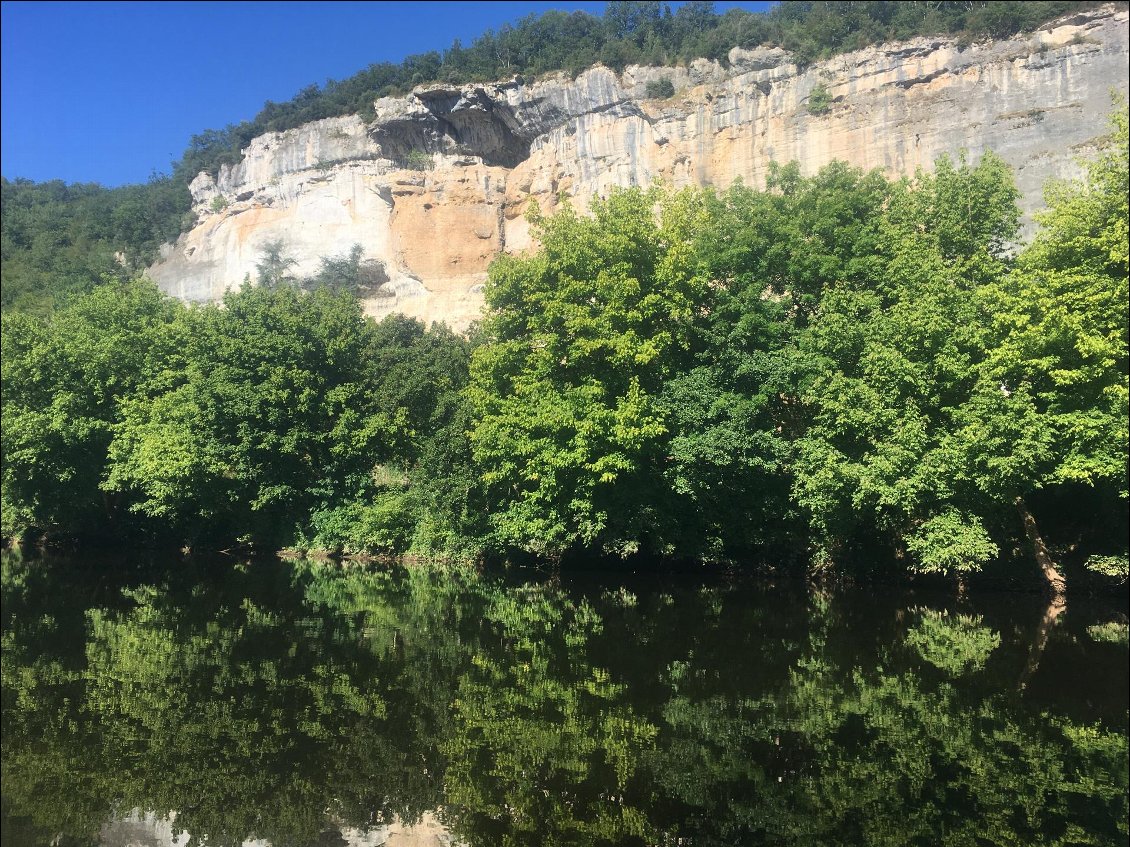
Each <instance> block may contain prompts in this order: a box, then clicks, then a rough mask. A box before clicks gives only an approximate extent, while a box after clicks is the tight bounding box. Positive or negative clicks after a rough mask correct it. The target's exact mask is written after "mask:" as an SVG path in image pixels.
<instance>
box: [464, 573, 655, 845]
mask: <svg viewBox="0 0 1130 847" xmlns="http://www.w3.org/2000/svg"><path fill="white" fill-rule="evenodd" d="M486 624H487V630H488V632H489V633H490V634H491V635H492V636H494V637H492V638H490V639H489V640H484V645H483V646H484V647H486V645H487V644H488V643H489V644H491V645H492V647H493V645H498V646H497V647H493V649H486V650H483V651H482V652H479V653H478V654H477V655H475V657H474V658H473V660H472V663H471V667H470V668H468V669H466V671H465V672H464V673H463V674H462V675H461V677H460V680H459V688H458V691H457V692H456V699H455V701H454V703H453V709H454V713H455V733H454V735H453V736H452V737H451V738H450V739H449V740H448V742H447V745H446V748H445V749H446V751H447V753H448V755H449V757H450V760H451V761H450V765H449V767H448V771H447V791H448V797H447V800H448V803H449V804H450V805H451V806H452V808H453V813H452V816H453V819H454V821H453V822H454V825H455V828H456V832H457V833H458V834H459V835H460V836H462V837H463V838H465V839H466V840H467V841H468V842H469V843H471V844H478V843H483V844H494V843H504V844H512V845H521V844H529V845H542V844H545V845H559V844H593V845H595V844H623V843H635V842H634V841H632V840H631V839H633V838H634V839H637V840H638V839H643V838H645V837H647V836H648V835H650V834H651V828H650V826H649V823H648V820H647V817H646V815H645V814H644V812H643V811H642V810H641V809H639V808H637V807H635V806H634V805H633V803H632V802H631V801H626V800H625V793H626V792H627V789H628V784H629V782H630V781H631V780H632V778H633V776H634V775H635V771H636V768H637V758H638V755H639V751H640V749H642V748H644V747H646V746H648V745H649V744H650V742H651V741H652V739H653V738H654V736H655V731H656V728H655V727H654V726H653V725H651V724H650V723H648V722H647V721H646V720H644V719H643V718H641V717H640V716H639V715H638V714H637V713H636V712H635V711H634V710H633V708H632V706H631V704H630V703H629V702H627V700H628V698H627V691H626V689H625V687H624V686H623V685H620V684H617V683H616V682H614V681H613V680H612V679H611V677H610V676H609V673H608V671H607V670H605V669H603V668H601V667H598V666H594V665H592V664H590V662H589V661H588V657H587V655H586V654H587V652H588V651H587V649H586V648H587V646H588V642H589V640H590V639H591V638H592V637H593V636H594V635H595V634H597V633H599V632H600V629H601V621H600V618H599V617H598V616H597V614H596V613H595V611H594V610H593V608H592V607H591V606H590V605H589V604H588V603H587V602H583V601H582V602H580V603H573V602H571V601H569V600H568V599H567V598H566V597H564V596H563V595H562V594H561V593H560V592H558V591H554V590H552V589H549V588H540V587H533V586H528V587H525V588H522V589H519V590H512V591H508V592H502V591H494V592H492V593H491V596H490V604H489V606H488V608H487V610H486ZM640 843H643V842H642V841H640Z"/></svg>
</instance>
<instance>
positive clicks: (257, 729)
mask: <svg viewBox="0 0 1130 847" xmlns="http://www.w3.org/2000/svg"><path fill="white" fill-rule="evenodd" d="M325 579H326V577H320V576H316V575H313V574H311V573H310V572H302V571H289V570H288V569H287V568H285V567H284V568H282V569H278V568H276V567H273V566H266V567H259V568H237V569H236V570H235V571H233V572H229V573H228V574H227V575H226V576H225V578H224V585H223V587H222V588H216V587H211V588H209V587H204V586H201V587H199V588H198V589H196V590H194V591H192V592H191V593H190V594H189V593H188V592H183V593H180V594H177V593H176V592H174V591H170V590H169V586H168V585H165V586H163V587H162V588H161V589H158V588H156V587H154V586H143V587H140V588H137V589H133V590H130V591H129V592H128V595H129V597H130V598H131V599H132V601H133V602H132V607H131V608H129V609H127V610H125V611H121V612H113V611H107V610H102V609H95V610H92V611H91V612H89V614H88V619H87V623H88V632H87V633H86V634H85V635H86V638H85V640H86V641H87V644H86V651H85V652H86V662H85V668H84V669H82V670H81V671H78V672H73V673H72V674H71V676H70V681H71V684H72V688H71V689H70V690H68V691H67V692H66V696H65V697H64V696H58V697H56V699H55V701H54V702H53V703H48V704H47V705H51V706H53V707H54V710H53V711H52V710H46V711H47V714H46V715H42V712H43V711H44V710H43V708H42V707H43V705H44V700H43V698H42V697H37V698H36V700H37V702H26V703H25V702H23V701H27V700H28V696H27V695H26V694H22V691H23V689H26V688H29V687H31V686H32V685H34V686H38V687H39V688H43V687H46V686H48V685H49V684H51V683H52V681H53V677H52V676H51V674H50V673H49V672H48V670H49V669H45V668H41V667H36V666H34V665H31V666H24V667H21V668H19V670H18V671H17V672H16V673H14V674H11V675H10V674H9V673H8V669H7V668H5V675H4V686H5V689H4V695H5V728H4V730H5V738H4V741H5V743H4V773H5V780H4V793H5V796H6V797H9V798H12V797H15V798H19V797H21V796H23V797H26V798H27V800H28V801H30V805H29V807H30V808H40V809H44V810H45V811H44V814H43V815H41V816H40V817H41V818H42V823H43V824H44V825H47V826H49V828H51V829H52V830H53V831H64V832H87V833H93V832H96V831H97V828H98V825H99V824H100V823H101V822H102V821H103V820H105V819H106V818H107V817H108V816H109V815H110V814H111V813H113V812H115V811H117V812H122V811H125V810H128V809H130V808H132V807H135V806H136V807H141V808H144V809H157V810H159V811H168V810H175V811H176V812H177V813H178V816H177V828H178V829H179V828H184V829H187V830H188V831H189V832H192V833H193V834H194V835H207V837H208V843H209V844H224V843H240V842H242V841H243V840H244V839H245V838H247V837H250V836H258V837H263V838H266V839H268V840H270V841H271V842H272V843H274V844H286V843H294V842H296V841H297V842H299V843H302V842H308V841H310V840H312V839H313V838H315V837H316V836H317V835H318V833H319V832H321V831H322V830H323V828H324V827H325V826H326V814H327V812H328V813H329V814H330V815H331V816H332V817H335V818H337V819H341V820H346V821H348V822H350V823H352V824H353V825H356V826H366V825H368V824H371V823H380V822H382V821H383V820H388V819H390V818H391V817H392V815H393V814H398V815H400V816H402V817H409V818H410V817H413V816H415V815H418V814H419V813H420V812H421V811H423V810H424V809H428V808H434V807H435V806H436V805H437V804H438V803H439V801H440V795H439V783H438V778H437V775H436V774H437V772H438V771H439V770H440V769H441V768H440V767H439V766H437V763H436V761H435V752H434V751H435V749H436V746H437V745H436V739H435V737H434V736H433V735H431V734H430V733H429V731H428V730H429V728H430V727H429V725H428V724H427V722H426V721H423V720H421V721H418V722H416V723H413V724H411V725H406V724H405V718H404V716H405V715H422V714H424V713H426V712H427V711H429V709H430V705H431V704H425V705H424V707H423V708H421V705H420V704H419V703H416V702H413V703H407V704H405V703H404V702H402V701H403V699H404V698H406V697H409V698H410V697H411V696H412V694H413V691H411V690H410V689H407V688H405V687H404V686H402V685H401V684H400V683H401V681H402V680H403V679H405V678H413V679H417V678H419V677H420V675H419V674H415V675H413V674H409V673H406V672H405V670H404V659H405V656H404V654H403V653H402V652H400V653H396V652H393V653H390V652H388V651H385V650H376V649H370V645H369V644H368V643H367V642H366V640H365V639H364V637H363V635H364V632H365V626H364V616H363V615H346V614H341V613H339V612H337V611H336V610H335V609H333V608H331V607H329V606H328V605H327V604H324V603H322V602H319V601H317V600H316V599H314V600H313V601H312V600H311V598H316V597H317V595H318V594H319V590H318V585H319V583H321V582H322V581H324V580H325ZM329 579H330V580H331V581H332V580H333V577H332V576H329ZM326 593H331V594H332V593H333V592H332V591H331V592H327V591H325V590H322V591H321V594H322V595H325V594H326ZM390 593H391V592H390ZM8 594H9V581H8V580H7V579H6V580H5V610H6V611H7V610H8ZM378 594H379V592H378ZM186 595H187V596H186ZM174 597H177V598H178V599H173V598H174ZM375 599H376V600H377V601H378V602H377V607H378V608H379V609H384V608H385V606H382V605H380V604H379V600H380V598H379V596H378V597H376V598H375ZM385 605H386V606H387V608H388V614H395V613H396V612H398V611H399V612H401V613H404V614H407V615H409V616H410V615H411V614H412V613H413V610H414V606H413V604H412V603H410V602H409V603H405V604H401V605H400V606H399V607H398V606H396V605H395V604H394V603H388V604H385ZM8 623H9V622H7V621H6V627H5V637H6V639H7V638H9V635H10V636H11V637H12V638H13V639H18V638H19V637H20V634H21V631H22V629H23V624H22V622H21V621H19V620H14V621H11V624H12V625H11V626H10V627H9V626H8V625H7V624H8ZM413 626H415V624H414V623H413V622H412V621H406V622H405V623H404V624H402V628H404V629H411V628H412V627H413ZM440 636H441V638H440V639H439V640H440V641H442V633H440ZM83 640H84V639H80V640H79V641H78V644H79V646H80V648H81V645H82V641H83ZM27 649H29V650H30V647H29V648H27ZM9 655H10V654H9V651H8V650H7V649H6V650H5V661H6V662H7V660H8V658H9ZM25 678H30V680H31V682H26V681H25ZM10 681H11V682H14V683H15V685H16V686H18V690H14V691H10V689H9V682H10ZM425 687H426V686H425ZM21 696H22V697H23V701H21ZM10 701H11V702H13V704H14V708H13V709H12V710H11V714H10V713H9V709H8V704H9V702H10ZM9 718H11V721H9ZM33 720H37V721H38V723H37V725H36V727H35V728H36V732H35V734H34V735H32V734H31V733H30V732H27V733H25V732H23V731H21V730H22V729H23V727H24V726H27V727H28V729H30V728H31V723H30V722H31V721H33ZM10 730H12V731H10ZM53 747H58V749H59V750H60V751H66V752H67V758H65V759H64V758H62V756H61V755H60V757H58V759H59V761H58V762H57V764H55V765H52V762H53V761H54V760H45V758H44V755H43V754H44V751H45V749H47V750H50V749H51V748H53ZM45 764H46V766H47V767H48V768H50V767H54V770H53V771H51V772H45ZM429 774H430V776H429ZM37 795H38V796H37ZM23 805H24V804H21V806H23ZM78 807H81V809H80V811H82V810H84V811H83V815H79V814H78V812H77V811H74V810H75V809H76V808H78Z"/></svg>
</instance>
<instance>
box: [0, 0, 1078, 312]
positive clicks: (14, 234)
mask: <svg viewBox="0 0 1130 847" xmlns="http://www.w3.org/2000/svg"><path fill="white" fill-rule="evenodd" d="M1098 5H1100V4H1099V3H1096V2H1078V0H1044V2H1028V3H1019V2H1002V0H986V2H930V3H926V2H907V3H896V2H887V0H876V2H790V3H782V4H780V5H778V6H776V7H774V8H773V9H771V10H770V11H768V12H765V13H751V12H747V11H744V10H742V9H730V10H728V11H727V12H725V13H724V14H718V13H717V12H716V11H715V9H714V4H713V3H712V2H707V1H706V0H692V2H688V3H685V4H683V5H682V6H680V7H679V8H678V9H676V10H674V11H672V10H671V8H670V5H669V4H668V3H666V2H659V0H649V2H624V0H617V2H610V3H608V5H607V8H606V11H605V14H604V16H603V17H594V16H592V15H588V14H585V13H583V12H575V13H572V14H567V13H565V12H560V11H549V12H546V13H544V14H542V15H530V16H528V17H526V18H523V19H522V20H520V21H518V22H517V23H516V24H514V25H513V26H504V27H502V28H501V29H499V30H498V31H487V32H486V33H484V34H483V35H481V36H479V37H478V38H476V39H475V40H474V41H473V42H471V44H470V45H468V46H466V47H464V46H463V45H462V44H460V43H459V42H458V41H456V42H455V43H453V44H452V45H451V46H450V47H449V48H448V49H447V50H444V51H431V52H428V53H423V54H419V55H413V56H409V57H408V58H406V59H405V60H404V61H403V62H401V63H400V64H393V63H389V62H384V63H379V64H373V65H370V66H369V67H368V68H366V69H364V70H362V71H360V72H358V73H357V74H354V75H353V76H351V77H349V78H348V79H345V80H341V81H334V80H331V81H329V82H327V83H326V84H325V85H322V86H319V85H317V84H312V85H309V86H307V87H306V88H304V89H302V90H301V91H299V92H298V94H296V95H295V96H294V97H293V98H292V99H290V100H288V101H286V102H284V103H274V102H270V101H268V102H267V103H266V104H265V105H264V107H263V109H262V110H261V111H260V112H259V114H258V115H256V116H255V117H254V118H253V119H252V120H249V121H243V122H242V123H240V124H237V125H228V126H226V127H224V128H223V129H218V130H215V129H209V130H205V131H204V132H201V133H199V134H198V135H195V136H193V137H192V139H191V140H190V142H189V145H188V148H187V149H186V150H185V152H184V153H183V155H182V156H181V158H180V159H179V160H178V161H177V162H176V163H175V164H174V165H173V169H172V173H171V175H160V174H155V175H154V177H153V178H152V179H151V180H150V181H149V182H147V183H145V184H139V185H127V186H122V187H120V188H115V189H106V188H103V187H101V186H98V185H96V184H84V185H77V184H76V185H66V184H64V183H63V182H61V181H51V182H43V183H36V182H32V181H29V180H22V179H17V180H14V181H9V180H3V183H2V190H0V195H2V217H3V230H2V260H3V269H2V279H3V283H2V291H3V293H2V298H0V302H2V306H3V308H4V309H5V310H8V309H12V308H15V309H21V310H31V311H39V312H43V311H46V310H49V309H51V308H52V307H53V304H54V303H55V301H56V300H57V299H59V298H61V297H66V296H68V295H69V294H73V293H78V292H82V291H87V290H89V289H90V288H92V287H94V286H96V285H98V284H99V283H100V282H101V280H102V278H103V277H104V276H106V275H107V274H119V273H121V270H122V260H124V264H125V266H126V268H127V269H130V268H132V269H139V268H141V267H144V266H145V265H147V264H149V263H150V262H152V261H153V260H154V259H155V258H156V255H157V248H158V247H159V246H160V245H161V244H162V243H164V242H166V241H171V240H173V239H174V238H175V237H176V236H177V235H178V234H179V233H180V232H181V231H183V230H184V228H185V227H188V226H190V225H191V222H192V220H193V217H192V215H191V213H190V209H191V197H190V195H189V192H188V187H187V186H188V183H189V181H191V180H192V178H193V177H194V176H196V174H198V173H199V172H201V171H210V172H213V173H215V172H217V171H218V170H219V168H220V167H222V166H223V165H225V164H233V163H235V162H238V161H239V160H240V158H241V155H242V153H241V151H242V150H243V149H244V148H245V147H247V145H248V144H249V142H250V141H251V139H253V138H255V137H256V136H259V135H262V134H263V133H267V132H279V131H283V130H287V129H291V128H293V127H297V126H301V125H302V124H304V123H308V122H310V121H314V120H319V119H322V118H328V117H335V116H340V115H346V114H355V113H360V114H365V113H366V111H371V110H372V104H373V101H374V99H376V98H378V97H382V96H390V95H399V94H404V93H407V92H408V91H410V90H411V89H412V88H413V87H414V86H417V85H423V84H427V83H436V82H442V83H448V84H461V83H467V82H479V81H488V80H498V79H512V78H515V77H520V78H532V77H536V76H538V75H542V74H546V73H550V72H554V71H565V72H567V73H571V74H577V73H580V72H581V71H583V70H584V69H586V68H588V67H591V66H593V65H595V64H597V63H603V64H605V65H607V66H609V67H612V68H614V69H616V70H621V69H623V68H624V67H625V66H626V65H629V64H633V63H641V64H652V65H677V64H679V63H686V62H689V61H692V60H694V59H696V58H706V59H713V60H717V61H720V62H725V61H726V57H727V55H728V54H729V52H730V50H731V49H732V48H734V47H743V48H751V47H757V46H761V45H774V46H780V47H783V48H785V49H787V50H790V51H792V53H793V55H794V56H795V58H796V60H797V61H798V62H800V63H809V62H812V61H815V60H818V59H821V58H825V57H828V56H830V55H833V54H836V53H840V52H844V51H849V50H854V49H859V48H861V47H864V46H867V45H869V44H875V43H879V42H883V41H887V40H898V39H907V38H911V37H914V36H918V35H949V36H955V37H957V38H959V39H962V40H975V39H979V38H987V37H993V38H1000V37H1006V36H1009V35H1012V34H1015V33H1016V32H1020V31H1025V30H1031V29H1034V28H1036V27H1038V26H1039V25H1041V24H1042V23H1044V22H1046V21H1048V20H1051V19H1053V18H1055V17H1057V16H1060V15H1063V14H1067V13H1069V12H1072V11H1077V10H1082V9H1087V8H1091V7H1095V6H1098Z"/></svg>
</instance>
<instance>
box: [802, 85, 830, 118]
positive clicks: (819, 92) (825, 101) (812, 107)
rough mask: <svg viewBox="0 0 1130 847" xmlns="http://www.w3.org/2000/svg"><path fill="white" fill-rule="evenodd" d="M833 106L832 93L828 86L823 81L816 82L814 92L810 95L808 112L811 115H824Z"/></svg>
mask: <svg viewBox="0 0 1130 847" xmlns="http://www.w3.org/2000/svg"><path fill="white" fill-rule="evenodd" d="M831 108H832V94H831V92H830V91H828V86H826V85H824V83H822V82H818V83H816V87H815V88H813V89H812V93H811V94H809V95H808V113H809V114H810V115H823V114H826V113H827V112H828V111H829V110H830V109H831Z"/></svg>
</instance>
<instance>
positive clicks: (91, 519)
mask: <svg viewBox="0 0 1130 847" xmlns="http://www.w3.org/2000/svg"><path fill="white" fill-rule="evenodd" d="M183 313H184V307H183V306H181V305H180V304H178V303H176V302H175V301H173V300H171V299H169V298H167V297H165V296H164V295H163V294H161V293H160V292H159V291H158V290H157V288H156V286H154V285H153V284H152V283H149V282H144V281H138V282H130V283H117V284H106V285H103V286H101V287H99V288H97V289H95V290H94V291H92V292H91V293H89V294H87V295H85V296H83V297H80V298H77V299H76V300H74V301H73V302H72V303H70V304H69V305H68V306H66V307H64V308H62V309H60V310H59V311H57V312H55V313H54V314H53V315H51V316H50V317H49V318H47V319H38V318H33V317H29V316H24V315H19V314H9V313H5V315H4V317H3V340H2V344H3V365H2V367H3V387H2V392H3V403H2V411H0V415H2V417H3V425H2V434H0V444H2V452H3V503H4V507H3V508H4V520H3V532H4V535H5V536H11V535H17V534H19V533H21V532H24V531H26V530H29V529H33V528H34V529H38V530H39V531H41V532H49V531H58V532H66V533H78V534H112V533H113V530H114V526H115V522H116V521H118V520H119V518H121V517H122V506H123V505H125V504H124V503H123V501H122V500H121V499H120V498H118V497H115V496H112V495H110V494H108V493H107V492H105V491H103V490H102V489H101V487H100V486H101V483H102V482H103V480H104V479H105V477H106V474H107V472H108V461H107V456H108V449H109V445H110V441H111V438H112V433H113V429H114V427H115V426H116V425H117V423H118V421H119V420H120V416H121V409H122V405H123V403H124V402H125V400H126V398H127V397H128V396H130V395H131V393H132V392H133V391H134V390H136V389H137V387H138V386H139V385H141V384H143V383H145V382H147V381H148V380H151V379H155V378H157V377H158V375H159V374H160V373H161V372H162V371H163V369H164V368H165V367H167V361H168V360H169V359H170V357H171V356H172V354H173V352H174V351H175V350H176V348H177V347H178V345H179V343H180V339H179V337H178V334H177V332H176V329H175V327H176V326H178V325H179V320H180V318H181V316H182V315H183Z"/></svg>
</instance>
